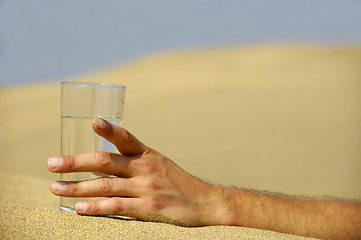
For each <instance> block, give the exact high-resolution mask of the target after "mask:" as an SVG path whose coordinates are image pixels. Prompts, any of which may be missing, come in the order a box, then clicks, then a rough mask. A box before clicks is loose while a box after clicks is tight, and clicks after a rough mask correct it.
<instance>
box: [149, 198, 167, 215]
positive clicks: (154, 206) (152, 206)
mask: <svg viewBox="0 0 361 240" xmlns="http://www.w3.org/2000/svg"><path fill="white" fill-rule="evenodd" d="M148 207H149V210H150V211H151V212H159V211H160V210H162V209H163V208H164V204H163V202H162V201H161V200H160V198H158V197H151V198H149V199H148Z"/></svg>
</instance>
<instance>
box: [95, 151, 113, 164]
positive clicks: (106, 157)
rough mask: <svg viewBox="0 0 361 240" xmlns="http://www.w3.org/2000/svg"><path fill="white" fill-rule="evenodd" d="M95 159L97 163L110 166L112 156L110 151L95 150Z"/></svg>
mask: <svg viewBox="0 0 361 240" xmlns="http://www.w3.org/2000/svg"><path fill="white" fill-rule="evenodd" d="M94 159H95V162H96V164H97V165H98V166H100V167H105V166H108V165H109V164H110V163H111V156H110V153H109V152H104V151H100V152H95V153H94Z"/></svg>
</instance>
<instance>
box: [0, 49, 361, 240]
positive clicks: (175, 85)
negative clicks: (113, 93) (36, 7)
mask: <svg viewBox="0 0 361 240" xmlns="http://www.w3.org/2000/svg"><path fill="white" fill-rule="evenodd" d="M360 64H361V48H336V47H333V48H331V47H324V46H306V47H304V46H284V45H282V46H281V45H280V46H275V45H273V46H254V47H232V48H231V47H230V48H223V49H204V50H199V51H189V52H175V53H174V52H169V53H163V54H160V55H157V56H149V57H146V58H144V59H140V60H138V61H137V62H134V63H129V64H127V65H121V66H113V67H109V69H105V70H101V71H95V72H92V73H89V74H87V75H82V76H76V77H73V78H69V79H64V80H81V81H90V82H105V83H117V84H124V85H127V87H128V89H127V96H126V107H125V118H124V121H123V126H125V127H126V128H127V129H128V130H130V131H131V132H132V133H133V134H134V135H136V136H137V137H138V138H139V139H141V140H142V141H143V142H145V143H146V144H148V145H149V146H151V147H153V148H155V149H157V150H159V151H160V152H162V153H164V154H165V155H167V156H168V157H170V158H172V159H173V160H174V161H175V162H176V163H177V164H178V165H180V166H181V167H182V168H184V169H186V170H187V171H189V172H190V173H192V174H194V175H196V176H198V177H200V178H202V179H206V180H208V181H210V182H215V183H220V184H224V185H236V186H239V187H248V188H256V189H259V190H267V191H273V192H282V193H287V194H296V195H307V196H315V197H318V196H324V195H330V196H334V197H339V198H348V199H361V187H360V183H361V162H360V161H359V159H360V158H361V151H360V150H359V146H360V144H361V137H360V136H361V108H360V103H361V94H360V91H361V68H360V67H359V66H360ZM59 89H60V88H59V85H58V84H57V85H52V84H44V85H28V86H20V87H14V88H0V112H1V113H2V114H3V115H2V124H0V131H1V133H2V134H1V137H0V152H1V158H0V173H1V175H0V179H1V180H0V189H1V192H0V205H1V206H0V208H1V210H0V214H1V219H6V221H3V220H2V221H1V223H0V224H1V225H0V230H1V231H0V238H5V239H14V238H15V239H16V238H30V239H31V238H116V239H122V238H127V239H133V238H134V239H143V238H144V239H285V238H288V237H290V236H286V235H283V234H280V233H275V232H270V231H263V230H256V229H247V228H239V227H225V226H216V227H202V228H185V227H179V226H174V225H170V224H164V223H149V222H141V221H126V220H120V219H112V218H103V217H84V216H78V215H76V214H71V213H64V212H61V211H59V210H58V201H59V200H58V198H57V197H55V196H52V195H51V193H50V191H49V190H48V188H49V184H50V182H51V181H53V180H56V179H57V178H58V176H57V175H54V174H51V173H49V172H48V171H47V169H46V167H45V163H46V160H47V158H48V157H50V156H54V155H58V154H59V146H60V141H59V140H60V101H59V100H60V91H59ZM292 238H296V237H295V236H292ZM300 239H301V238H300Z"/></svg>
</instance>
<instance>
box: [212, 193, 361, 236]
mask: <svg viewBox="0 0 361 240" xmlns="http://www.w3.org/2000/svg"><path fill="white" fill-rule="evenodd" d="M216 188H217V190H216V191H219V192H220V194H218V195H217V196H219V199H218V202H219V204H220V205H222V206H221V209H222V212H223V214H221V215H219V216H218V219H219V220H220V224H223V225H236V226H243V227H252V228H259V229H267V230H272V231H277V232H283V233H290V234H295V235H302V236H308V237H317V238H325V239H361V203H356V202H353V203H352V202H343V201H332V200H300V199H295V198H289V197H284V196H275V195H269V194H263V193H256V192H251V191H247V190H239V189H234V188H223V187H216Z"/></svg>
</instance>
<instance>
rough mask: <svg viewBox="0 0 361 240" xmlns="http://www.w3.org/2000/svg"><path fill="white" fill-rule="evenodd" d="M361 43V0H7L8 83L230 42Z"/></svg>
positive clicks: (3, 31) (1, 66)
mask: <svg viewBox="0 0 361 240" xmlns="http://www.w3.org/2000/svg"><path fill="white" fill-rule="evenodd" d="M264 43H267V44H268V43H304V44H315V43H316V44H327V45H343V46H348V45H356V46H361V1H358V0H354V1H351V0H345V1H341V0H339V1H336V0H317V1H315V0H303V1H291V0H288V1H286V0H284V1H281V0H273V1H268V0H259V1H254V0H249V1H242V0H219V1H215V0H182V1H169V0H168V1H167V0H153V1H139V0H134V1H125V0H107V1H100V0H77V1H70V0H62V1H54V0H31V1H29V0H0V85H5V86H9V85H18V84H23V83H33V82H40V81H60V80H62V79H64V78H67V77H71V76H74V75H78V74H81V73H86V72H89V71H95V70H97V69H101V68H104V67H106V66H109V65H114V64H122V63H125V62H128V61H134V60H136V59H137V58H140V57H142V56H145V55H151V54H153V53H158V52H163V51H168V50H177V49H188V48H192V49H194V48H199V47H213V46H215V47H217V46H227V45H245V46H246V45H255V44H264Z"/></svg>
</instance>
